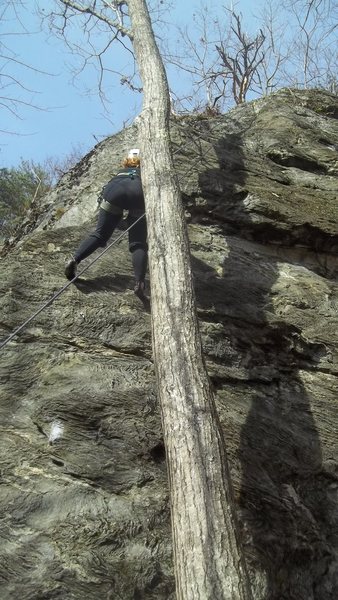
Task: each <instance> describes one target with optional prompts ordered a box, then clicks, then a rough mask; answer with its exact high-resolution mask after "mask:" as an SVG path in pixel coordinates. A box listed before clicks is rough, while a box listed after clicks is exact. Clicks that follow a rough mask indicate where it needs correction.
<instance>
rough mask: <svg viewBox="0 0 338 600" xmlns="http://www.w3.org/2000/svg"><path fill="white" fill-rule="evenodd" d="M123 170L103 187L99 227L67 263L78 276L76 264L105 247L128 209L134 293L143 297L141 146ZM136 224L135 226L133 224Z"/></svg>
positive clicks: (144, 240) (67, 270) (144, 248)
mask: <svg viewBox="0 0 338 600" xmlns="http://www.w3.org/2000/svg"><path fill="white" fill-rule="evenodd" d="M123 167H124V168H123V169H121V170H120V172H119V173H118V174H117V175H116V176H115V177H113V178H112V179H111V180H110V181H109V182H108V183H107V185H105V187H104V188H103V190H102V197H103V200H102V202H101V205H100V210H99V216H98V221H97V225H96V230H95V231H94V232H93V233H91V234H90V235H89V237H88V238H86V239H85V240H84V241H83V242H82V243H81V244H80V247H79V248H78V250H77V251H76V252H75V254H74V256H73V258H72V259H71V260H70V261H69V262H68V263H67V265H66V268H65V275H66V277H67V279H69V280H72V279H73V278H74V277H75V275H76V266H77V265H78V264H79V263H80V262H81V261H82V260H83V259H84V258H87V256H90V254H92V253H93V252H94V251H95V250H96V249H97V248H99V247H100V246H105V245H106V243H107V242H108V240H109V238H110V237H111V235H112V233H113V231H114V230H115V228H116V227H117V225H118V223H119V221H120V220H121V217H122V215H123V210H128V217H127V224H128V227H131V226H132V227H131V229H130V231H129V250H130V252H131V253H132V264H133V269H134V274H135V287H134V292H135V294H136V295H137V296H138V297H139V298H143V297H144V290H145V284H144V278H145V274H146V270H147V262H148V246H147V224H146V219H145V217H143V218H141V219H140V220H139V221H138V222H137V223H136V221H137V220H138V219H139V218H140V217H141V216H142V215H144V211H145V208H144V196H143V190H142V182H141V175H140V152H139V150H138V149H137V148H133V149H132V150H130V152H129V154H128V156H127V158H126V159H125V160H124V161H123ZM134 223H136V224H135V225H133V224H134Z"/></svg>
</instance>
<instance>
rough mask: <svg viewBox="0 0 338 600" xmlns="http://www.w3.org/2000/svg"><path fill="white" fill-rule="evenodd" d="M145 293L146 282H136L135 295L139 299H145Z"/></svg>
mask: <svg viewBox="0 0 338 600" xmlns="http://www.w3.org/2000/svg"><path fill="white" fill-rule="evenodd" d="M144 291H145V283H144V281H136V283H135V287H134V294H135V295H136V296H137V297H138V298H144Z"/></svg>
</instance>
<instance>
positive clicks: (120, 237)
mask: <svg viewBox="0 0 338 600" xmlns="http://www.w3.org/2000/svg"><path fill="white" fill-rule="evenodd" d="M213 129H214V128H213V127H211V130H210V132H209V133H212V132H213ZM179 151H180V148H177V150H175V151H174V152H173V156H174V155H175V154H177V153H178V152H179ZM193 168H194V165H192V166H191V167H190V169H189V171H188V173H190V172H191V171H192V170H193ZM185 175H186V174H185ZM143 217H145V213H144V214H143V215H142V216H141V217H139V218H138V219H137V221H135V223H133V224H132V225H131V226H130V227H128V229H126V230H125V231H123V232H122V233H121V235H119V236H118V238H116V239H115V240H113V241H112V242H111V243H110V244H109V245H108V246H107V247H106V248H105V249H104V250H103V251H102V252H100V254H98V255H97V256H96V257H95V258H94V259H93V260H92V261H91V262H90V263H89V264H88V265H87V266H86V267H84V268H83V269H82V271H80V272H79V273H77V275H75V277H73V279H71V281H68V283H66V284H65V285H64V286H63V287H62V288H61V289H60V290H59V291H58V292H56V293H55V294H54V295H53V296H52V297H51V298H50V299H49V300H47V302H45V304H43V305H42V306H41V307H40V308H39V309H38V310H37V311H36V312H35V313H34V314H33V315H32V316H31V317H29V318H28V319H27V320H26V321H24V323H22V325H20V326H19V327H18V328H17V329H15V330H14V331H13V333H11V335H9V336H8V337H7V338H6V339H5V340H4V341H3V342H1V344H0V350H1V349H2V348H4V347H5V346H6V345H7V344H8V342H10V341H11V340H12V339H13V338H14V337H15V336H16V335H17V334H18V333H20V331H22V330H23V329H24V328H25V327H26V326H27V325H28V324H29V323H31V321H33V319H35V317H37V316H38V315H39V314H40V313H41V312H42V311H43V310H44V309H45V308H47V306H50V305H51V304H53V302H55V300H56V299H57V298H58V297H59V296H61V294H63V292H64V291H65V290H66V289H67V288H69V286H70V285H71V284H72V283H74V281H76V279H78V277H80V275H82V274H83V273H85V271H87V269H89V267H91V266H92V265H93V264H94V263H95V262H96V261H97V260H99V259H100V258H101V256H103V254H105V253H106V252H107V251H108V250H109V249H110V248H111V247H112V246H114V245H115V244H117V242H119V241H120V240H121V239H122V238H123V236H125V235H126V233H128V231H130V229H132V227H134V226H135V225H136V223H138V222H139V221H140V220H141V219H143Z"/></svg>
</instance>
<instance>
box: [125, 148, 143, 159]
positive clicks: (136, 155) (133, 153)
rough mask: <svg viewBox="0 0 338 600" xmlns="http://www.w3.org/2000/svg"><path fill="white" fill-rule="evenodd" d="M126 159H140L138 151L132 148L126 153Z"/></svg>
mask: <svg viewBox="0 0 338 600" xmlns="http://www.w3.org/2000/svg"><path fill="white" fill-rule="evenodd" d="M128 158H140V150H139V149H138V148H132V149H131V150H129V152H128Z"/></svg>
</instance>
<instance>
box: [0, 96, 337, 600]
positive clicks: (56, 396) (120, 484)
mask: <svg viewBox="0 0 338 600" xmlns="http://www.w3.org/2000/svg"><path fill="white" fill-rule="evenodd" d="M337 118H338V98H337V97H336V96H332V95H330V94H327V93H325V92H320V91H311V92H300V91H292V90H284V91H281V92H278V93H277V94H275V95H273V96H270V97H268V98H266V99H261V100H258V101H255V102H252V103H249V104H246V105H243V106H240V107H238V108H236V109H235V110H233V111H231V112H230V113H228V114H227V115H224V116H219V117H215V118H212V119H206V118H205V119H204V118H202V117H201V116H200V117H194V118H193V117H187V118H184V119H177V120H175V121H173V122H172V142H173V151H174V157H175V163H176V168H177V174H178V177H179V181H180V184H181V188H182V192H183V196H184V202H185V205H186V211H187V219H188V222H189V235H190V240H191V252H192V264H193V268H194V276H195V288H196V296H197V304H198V311H199V318H200V326H201V333H202V337H203V345H204V351H205V356H206V361H207V366H208V370H209V374H210V377H211V379H212V381H213V384H214V388H215V392H216V398H217V407H218V410H219V415H220V418H221V421H222V424H223V425H224V432H225V438H226V441H227V451H228V456H229V461H230V465H231V472H232V476H233V484H234V488H235V495H236V501H237V508H238V512H239V517H240V525H241V528H242V536H243V541H244V548H245V553H246V557H247V561H248V565H249V570H250V576H251V580H252V589H253V597H254V598H255V599H258V600H263V599H264V600H282V599H285V600H311V599H313V600H329V599H334V598H336V597H337V594H338V456H337V449H338V442H337V429H338V412H337V408H338V400H337V372H338V364H337V363H338V356H337V336H338V333H337V331H338V326H337V325H338V323H337V320H338V319H337V308H338V294H337V280H336V276H337V269H338V260H337V249H338V235H337V223H338V208H337V190H338V120H337ZM136 136H137V128H136V126H133V127H131V128H128V129H126V130H124V131H122V132H121V133H120V134H118V135H116V136H114V137H112V138H109V139H107V140H105V141H104V142H102V143H101V144H99V145H98V146H96V148H94V150H93V151H92V153H91V154H90V155H88V156H86V157H85V158H84V159H83V160H82V161H81V162H80V163H79V164H78V165H77V167H76V168H75V169H73V170H72V171H71V172H70V173H68V174H67V175H66V176H65V177H64V178H63V180H62V181H61V182H60V184H59V185H58V186H57V188H56V189H55V190H54V191H53V192H52V193H51V194H50V195H49V196H48V197H47V198H45V200H44V204H43V205H41V206H36V207H33V208H32V211H31V214H30V215H29V218H28V219H27V220H26V222H25V223H24V224H23V227H22V230H21V232H19V234H18V236H17V238H16V239H15V240H14V241H12V243H11V244H9V245H8V246H7V247H6V248H5V249H4V252H3V254H4V257H3V259H2V273H3V274H2V278H1V288H2V290H1V291H2V295H1V315H2V317H1V332H2V338H5V337H6V336H7V335H9V333H10V332H11V331H13V330H14V328H15V327H17V326H18V325H20V324H21V323H22V322H23V321H24V320H25V319H26V318H28V317H29V316H30V315H31V314H32V313H33V312H34V311H35V310H37V309H38V308H39V306H41V305H42V304H43V302H44V301H45V300H47V299H48V298H49V297H51V295H52V294H53V293H54V292H55V291H56V290H58V289H59V288H61V287H62V286H63V285H64V283H65V280H64V275H63V270H64V263H65V260H67V259H68V258H69V257H70V256H71V254H72V252H73V250H74V249H75V247H76V246H77V244H78V243H79V242H80V240H81V239H82V238H83V237H84V235H86V233H87V232H88V230H89V229H90V228H92V227H93V225H94V224H95V214H96V197H97V194H98V192H99V191H100V189H101V187H102V185H103V184H104V183H105V182H106V181H107V179H109V178H110V177H111V175H112V174H113V173H114V172H116V170H117V168H118V165H119V163H120V161H121V159H122V157H123V156H124V155H125V154H126V151H127V150H128V149H129V147H134V146H135V140H136V139H137V137H136ZM120 233H121V232H118V235H120ZM168 252H170V248H168ZM90 260H91V259H87V264H88V262H89V261H90ZM132 282H133V279H132V271H131V265H130V257H129V256H128V250H127V243H126V240H125V238H123V239H122V241H121V243H119V244H118V245H116V246H115V247H114V248H112V249H111V250H110V251H109V252H107V253H106V254H105V255H104V256H103V257H102V258H101V259H100V261H98V262H97V263H96V264H95V265H94V266H93V267H91V268H90V269H89V270H88V272H87V273H86V274H85V276H83V277H82V278H81V279H80V280H79V281H78V282H77V283H76V285H72V286H71V287H70V288H69V289H67V290H66V291H65V293H64V294H62V295H61V296H60V297H59V298H58V300H57V301H56V302H55V303H53V304H52V305H50V306H48V307H47V308H46V310H44V311H43V312H42V313H40V314H39V315H38V316H37V318H36V319H35V320H34V321H33V322H32V323H30V324H29V326H28V327H27V328H26V329H25V330H24V331H23V332H22V333H20V334H19V335H18V336H17V337H16V338H15V339H14V340H13V341H11V342H10V343H9V344H7V346H6V347H5V348H4V349H3V350H2V351H1V354H0V359H1V368H2V371H1V373H2V389H1V394H2V399H1V405H0V411H1V430H2V432H1V437H0V448H1V484H2V485H1V486H0V505H1V508H0V512H1V515H2V519H1V525H0V527H1V530H0V531H1V545H0V581H1V583H0V597H1V599H2V600H7V599H12V598H21V599H22V600H28V599H34V600H35V599H41V600H42V599H46V600H47V599H52V598H60V599H67V600H68V599H75V600H80V599H81V600H82V599H83V598H86V599H87V600H96V599H97V598H102V599H107V600H108V599H114V600H115V599H119V598H120V599H123V600H141V599H163V600H167V599H173V598H174V577H173V569H172V557H171V540H170V518H169V505H168V490H167V480H166V466H165V449H164V447H163V442H162V436H161V423H160V414H159V407H158V405H157V398H156V389H155V384H154V375H153V363H152V352H151V332H150V314H149V308H148V307H147V306H146V305H143V304H142V303H141V302H140V301H139V300H138V299H137V298H136V297H134V294H133V293H132V291H131V289H130V288H131V287H132ZM215 600H218V599H215Z"/></svg>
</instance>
